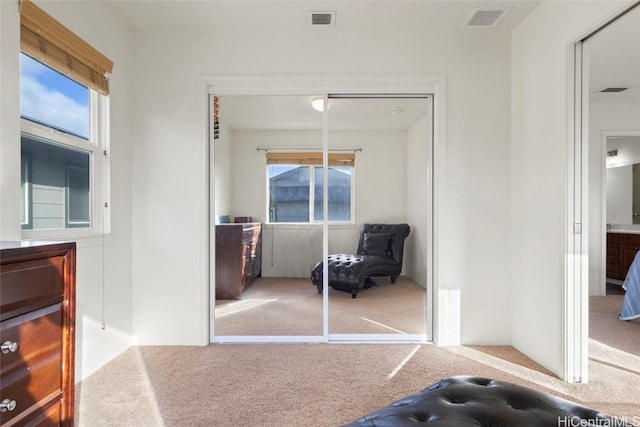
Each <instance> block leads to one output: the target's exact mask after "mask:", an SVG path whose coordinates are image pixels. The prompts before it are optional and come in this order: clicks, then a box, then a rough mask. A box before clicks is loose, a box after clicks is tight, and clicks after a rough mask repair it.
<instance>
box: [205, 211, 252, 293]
mask: <svg viewBox="0 0 640 427" xmlns="http://www.w3.org/2000/svg"><path fill="white" fill-rule="evenodd" d="M261 272H262V224H261V223H259V222H247V223H239V224H220V225H216V299H218V300H229V299H239V298H240V296H242V292H243V291H244V289H245V287H246V286H248V285H249V284H250V283H251V281H252V280H253V279H255V278H256V277H258V276H260V273H261Z"/></svg>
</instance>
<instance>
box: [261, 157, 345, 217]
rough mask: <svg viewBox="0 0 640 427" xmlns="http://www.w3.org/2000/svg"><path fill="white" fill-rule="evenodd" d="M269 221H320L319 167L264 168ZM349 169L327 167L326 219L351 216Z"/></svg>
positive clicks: (321, 211)
mask: <svg viewBox="0 0 640 427" xmlns="http://www.w3.org/2000/svg"><path fill="white" fill-rule="evenodd" d="M267 168H268V179H269V194H268V198H269V213H268V214H269V215H268V218H269V222H272V223H284V222H287V223H313V222H321V221H322V220H323V208H322V204H323V168H322V166H315V165H282V164H277V165H268V166H267ZM352 171H353V168H352V167H348V166H339V167H329V168H328V170H327V175H328V176H327V178H328V195H329V200H328V216H329V218H328V220H329V221H332V222H349V221H351V216H352V201H351V196H352V186H353V180H352Z"/></svg>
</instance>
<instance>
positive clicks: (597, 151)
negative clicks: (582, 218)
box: [589, 102, 640, 295]
mask: <svg viewBox="0 0 640 427" xmlns="http://www.w3.org/2000/svg"><path fill="white" fill-rule="evenodd" d="M612 130H636V131H637V130H640V103H630V102H624V103H613V102H591V103H590V105H589V221H590V222H589V259H590V262H589V294H590V295H601V294H602V291H603V290H605V287H604V286H602V283H601V282H602V280H603V278H604V277H605V271H606V254H604V253H603V252H604V243H603V241H602V240H603V237H602V236H603V233H604V230H605V227H606V225H605V224H606V221H607V219H605V218H603V216H602V204H603V193H602V192H603V188H602V168H603V166H604V148H603V146H602V145H603V139H602V138H603V131H612ZM607 185H608V184H607ZM628 212H629V214H630V213H631V209H629V211H628ZM613 222H620V221H619V220H615V221H613ZM630 223H631V221H629V222H628V224H630Z"/></svg>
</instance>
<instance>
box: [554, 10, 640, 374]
mask: <svg viewBox="0 0 640 427" xmlns="http://www.w3.org/2000/svg"><path fill="white" fill-rule="evenodd" d="M638 4H639V2H638V1H636V0H633V1H627V2H625V3H624V4H622V5H620V7H619V8H617V9H616V10H614V11H613V12H611V13H608V14H606V15H605V16H603V17H602V18H601V19H600V20H599V21H597V22H595V23H594V24H593V25H591V26H590V27H588V28H586V29H585V30H584V31H583V32H582V34H580V35H578V37H576V38H574V39H573V40H572V41H570V42H569V44H568V47H567V174H566V175H567V182H566V190H567V191H566V195H567V198H566V206H567V210H566V227H565V229H566V234H565V237H566V240H565V242H566V257H565V259H566V263H565V287H564V288H565V292H564V313H563V314H564V316H563V317H564V336H563V341H564V372H563V379H564V380H565V381H566V382H570V383H572V382H579V383H587V382H589V255H590V254H589V235H588V230H589V218H588V212H589V196H590V194H589V192H590V191H589V190H590V187H589V168H588V165H589V161H588V160H589V73H588V72H589V67H588V63H589V50H588V47H587V46H586V45H585V44H584V42H585V41H587V39H589V38H590V37H592V36H593V35H595V34H596V33H598V32H599V31H600V30H602V29H603V28H605V27H607V26H608V25H610V24H612V23H613V22H614V21H616V20H617V19H618V18H620V17H621V16H623V15H624V14H626V13H627V12H629V11H631V10H632V9H634V8H635V7H636V6H638ZM599 196H600V197H602V195H599ZM603 209H604V208H603ZM602 221H603V224H604V221H606V220H605V219H604V218H603V220H602Z"/></svg>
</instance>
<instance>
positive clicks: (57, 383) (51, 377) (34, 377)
mask: <svg viewBox="0 0 640 427" xmlns="http://www.w3.org/2000/svg"><path fill="white" fill-rule="evenodd" d="M61 366H62V349H61V348H58V349H57V351H53V352H50V353H48V354H46V355H43V356H42V357H40V358H38V359H35V360H33V361H31V362H30V363H29V365H28V366H27V365H26V364H25V365H23V366H22V367H20V368H18V369H15V370H14V371H12V372H11V373H9V375H7V376H6V377H3V378H2V389H1V390H0V400H5V399H9V400H13V401H15V402H16V405H15V409H14V410H12V411H6V412H0V424H3V425H4V424H5V423H7V422H8V421H10V420H11V419H12V418H14V417H18V416H20V417H29V418H30V417H31V416H32V415H33V414H35V413H36V412H38V411H39V410H40V408H42V407H43V406H45V405H47V404H48V403H50V402H52V401H54V400H56V399H60V396H61V395H62V369H61ZM19 424H21V423H19Z"/></svg>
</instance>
